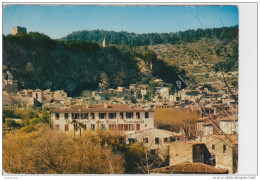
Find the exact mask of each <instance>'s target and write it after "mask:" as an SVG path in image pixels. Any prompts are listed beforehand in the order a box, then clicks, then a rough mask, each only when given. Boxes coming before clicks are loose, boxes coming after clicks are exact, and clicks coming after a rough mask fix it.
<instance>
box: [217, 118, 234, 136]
mask: <svg viewBox="0 0 260 180" xmlns="http://www.w3.org/2000/svg"><path fill="white" fill-rule="evenodd" d="M219 121H220V129H221V130H222V131H223V133H225V134H238V119H237V116H229V117H225V118H222V119H220V120H219Z"/></svg>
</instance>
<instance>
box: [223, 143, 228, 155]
mask: <svg viewBox="0 0 260 180" xmlns="http://www.w3.org/2000/svg"><path fill="white" fill-rule="evenodd" d="M226 150H227V147H226V145H223V153H225V152H226Z"/></svg>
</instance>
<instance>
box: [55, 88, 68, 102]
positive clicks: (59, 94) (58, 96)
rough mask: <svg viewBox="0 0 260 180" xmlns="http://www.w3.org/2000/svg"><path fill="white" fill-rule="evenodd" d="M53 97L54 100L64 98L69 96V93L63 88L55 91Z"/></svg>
mask: <svg viewBox="0 0 260 180" xmlns="http://www.w3.org/2000/svg"><path fill="white" fill-rule="evenodd" d="M53 98H54V100H64V99H66V98H67V93H66V92H64V91H63V90H58V91H54V94H53Z"/></svg>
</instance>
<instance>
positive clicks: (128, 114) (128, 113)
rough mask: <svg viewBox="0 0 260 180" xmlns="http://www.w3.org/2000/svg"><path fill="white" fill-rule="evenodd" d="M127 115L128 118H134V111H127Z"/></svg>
mask: <svg viewBox="0 0 260 180" xmlns="http://www.w3.org/2000/svg"><path fill="white" fill-rule="evenodd" d="M125 116H126V119H132V117H133V113H132V112H127V113H126V115H125Z"/></svg>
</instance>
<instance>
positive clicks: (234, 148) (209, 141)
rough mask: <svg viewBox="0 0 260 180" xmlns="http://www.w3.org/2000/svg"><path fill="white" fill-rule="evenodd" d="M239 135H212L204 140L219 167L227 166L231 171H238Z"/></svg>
mask: <svg viewBox="0 0 260 180" xmlns="http://www.w3.org/2000/svg"><path fill="white" fill-rule="evenodd" d="M237 140H238V135H237V134H233V135H210V136H207V137H205V139H204V142H205V144H206V146H207V147H208V149H209V151H210V153H211V155H212V157H213V159H214V162H215V166H216V167H217V168H226V169H228V170H229V173H231V174H233V173H236V171H237V164H238V143H237V142H238V141H237Z"/></svg>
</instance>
